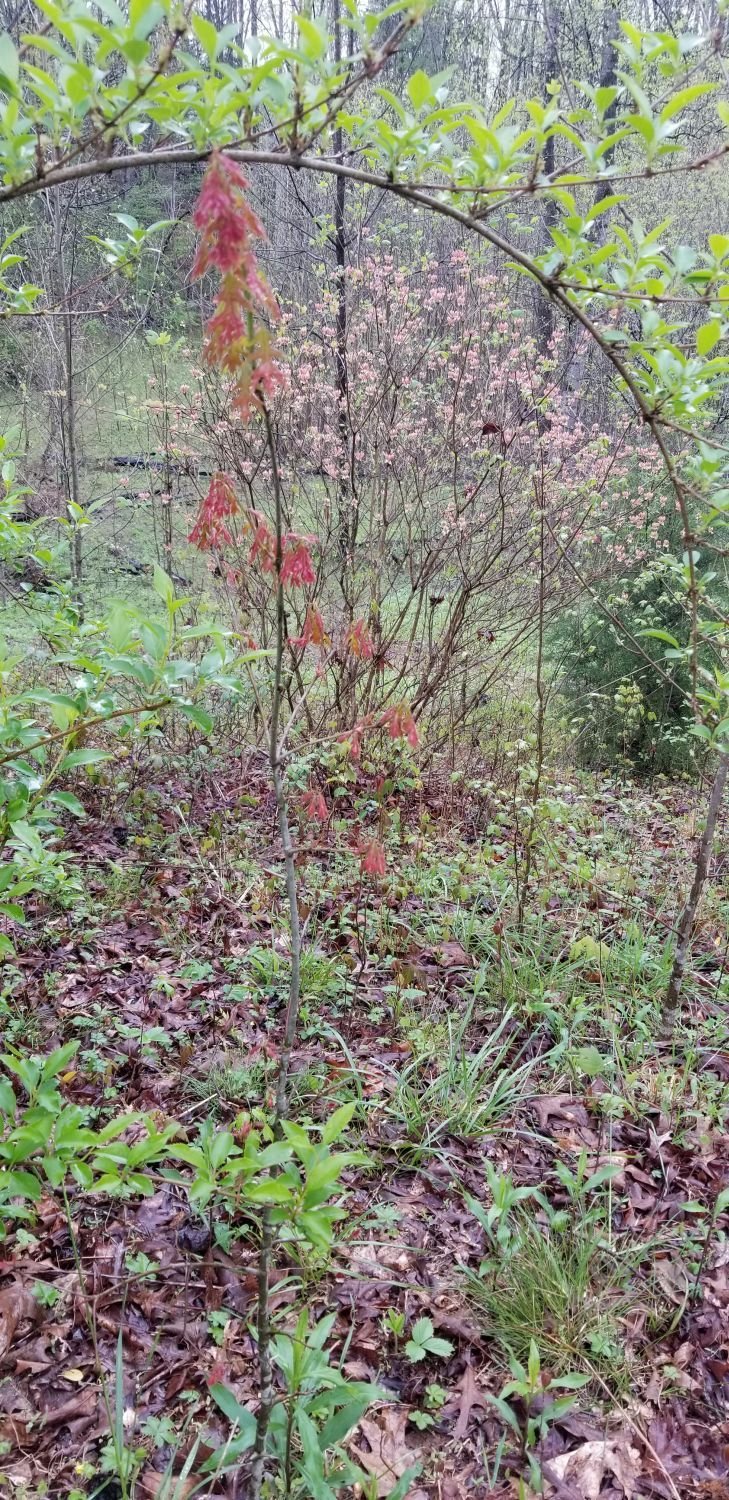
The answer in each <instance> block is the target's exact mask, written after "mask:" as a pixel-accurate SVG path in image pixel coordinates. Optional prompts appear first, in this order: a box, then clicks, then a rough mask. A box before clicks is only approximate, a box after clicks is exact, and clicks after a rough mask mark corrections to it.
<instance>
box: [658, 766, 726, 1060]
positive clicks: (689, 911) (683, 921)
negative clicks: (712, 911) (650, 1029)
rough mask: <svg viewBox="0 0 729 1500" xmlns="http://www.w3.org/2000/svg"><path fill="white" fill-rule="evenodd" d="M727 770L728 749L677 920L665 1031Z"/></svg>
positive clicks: (674, 1007) (677, 996)
mask: <svg viewBox="0 0 729 1500" xmlns="http://www.w3.org/2000/svg"><path fill="white" fill-rule="evenodd" d="M728 774H729V753H727V752H724V754H722V755H720V757H719V764H718V765H717V768H716V775H715V776H714V781H713V784H712V788H711V794H710V796H709V805H708V808H707V810H706V824H705V827H704V831H703V833H702V835H701V838H700V839H699V847H698V849H697V851H696V865H695V868H694V878H693V881H692V884H691V890H690V891H689V894H688V899H687V901H686V904H685V906H684V908H683V911H682V912H681V916H680V917H679V921H678V928H677V931H676V952H675V954H674V958H673V968H672V970H671V977H670V979H669V981H668V989H667V990H666V999H665V1003H664V1007H663V1031H664V1033H665V1034H666V1035H670V1034H671V1033H672V1031H673V1028H674V1026H675V1024H676V1020H677V1017H678V1009H679V1004H680V1000H681V990H682V988H683V981H684V975H685V972H686V963H687V960H688V957H689V953H690V948H691V936H692V933H693V930H694V923H695V921H696V912H697V910H698V905H699V902H700V900H701V896H702V892H703V889H704V885H705V882H706V876H707V874H708V870H709V859H710V858H711V850H712V847H713V843H714V833H715V830H716V822H717V818H718V816H719V810H720V808H721V804H722V800H723V797H724V788H725V786H726V780H727V775H728Z"/></svg>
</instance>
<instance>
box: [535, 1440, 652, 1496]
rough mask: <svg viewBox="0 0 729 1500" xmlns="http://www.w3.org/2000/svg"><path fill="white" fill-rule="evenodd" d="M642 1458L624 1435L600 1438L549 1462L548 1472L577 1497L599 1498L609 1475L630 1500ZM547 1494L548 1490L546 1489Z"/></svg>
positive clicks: (638, 1475)
mask: <svg viewBox="0 0 729 1500" xmlns="http://www.w3.org/2000/svg"><path fill="white" fill-rule="evenodd" d="M641 1467H642V1466H641V1459H640V1454H639V1452H638V1450H637V1448H631V1446H630V1444H629V1442H628V1439H627V1437H622V1436H621V1437H616V1436H613V1437H612V1438H599V1439H596V1440H595V1441H593V1442H590V1443H582V1445H581V1447H579V1448H573V1449H572V1452H571V1453H560V1454H559V1456H558V1457H557V1458H552V1459H550V1461H549V1468H548V1471H547V1472H548V1473H550V1472H551V1473H553V1474H554V1476H555V1478H556V1479H559V1480H562V1481H563V1482H564V1483H565V1484H569V1485H570V1487H571V1488H572V1489H573V1490H574V1492H575V1495H579V1496H580V1500H599V1496H600V1490H601V1488H602V1482H603V1479H604V1478H605V1477H606V1475H611V1476H612V1478H613V1479H615V1480H617V1482H618V1484H619V1485H621V1486H622V1489H623V1494H624V1495H625V1500H632V1497H633V1495H634V1493H635V1486H636V1484H637V1483H638V1480H639V1479H640V1476H641ZM547 1493H549V1491H547Z"/></svg>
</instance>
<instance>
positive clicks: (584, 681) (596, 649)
mask: <svg viewBox="0 0 729 1500" xmlns="http://www.w3.org/2000/svg"><path fill="white" fill-rule="evenodd" d="M605 604H606V608H607V610H609V612H610V614H611V615H612V616H614V617H615V620H619V621H620V625H618V624H616V623H614V620H613V619H610V618H609V617H608V615H607V614H604V613H603V612H602V611H601V610H600V609H599V608H598V607H597V606H596V605H593V604H590V605H588V607H587V608H586V609H577V610H574V611H572V612H571V613H570V615H569V616H568V617H567V619H566V620H565V621H564V622H562V623H561V625H560V626H559V627H558V629H557V631H556V633H555V647H554V649H555V655H556V654H557V653H559V659H560V661H561V664H562V674H561V681H560V685H561V691H562V696H563V700H564V702H565V705H566V708H567V712H568V715H569V720H568V722H569V727H570V731H571V734H572V735H573V736H574V741H573V743H574V748H575V751H576V754H577V756H578V758H579V762H580V763H581V764H582V765H583V766H587V767H590V768H603V767H609V766H621V767H625V768H626V769H629V770H633V771H636V772H637V773H639V774H641V775H648V774H650V775H654V774H676V773H680V772H683V771H688V772H694V771H695V770H696V769H697V767H698V765H699V764H700V761H701V751H700V747H699V745H698V743H697V741H696V740H695V738H694V737H693V736H692V734H691V725H692V722H693V716H692V712H691V705H690V691H691V684H690V673H689V670H688V666H687V664H686V662H685V660H679V661H670V662H666V661H665V645H664V639H665V636H664V637H663V638H661V635H660V634H659V632H665V633H666V635H668V636H669V637H670V638H671V639H674V640H675V641H676V643H677V645H679V646H683V647H685V646H686V645H687V643H688V639H689V629H690V627H689V620H688V615H687V611H686V605H685V599H683V598H682V597H681V595H680V593H678V592H677V588H676V581H675V578H674V576H673V572H672V569H671V567H670V564H669V563H668V562H667V561H665V560H664V561H661V560H657V561H656V562H655V563H653V564H651V565H650V566H649V567H647V568H645V569H644V570H643V571H642V572H641V573H639V574H638V575H637V576H635V577H632V578H628V579H625V580H623V581H622V582H621V583H619V584H617V585H613V586H612V587H611V589H610V591H609V593H607V594H606V596H605ZM621 627H623V628H621ZM647 632H657V633H656V634H647ZM631 638H632V639H631Z"/></svg>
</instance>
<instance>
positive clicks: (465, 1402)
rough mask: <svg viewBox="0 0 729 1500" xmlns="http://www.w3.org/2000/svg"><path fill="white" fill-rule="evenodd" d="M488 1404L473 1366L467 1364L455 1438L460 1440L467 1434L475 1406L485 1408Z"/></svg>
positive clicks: (462, 1383)
mask: <svg viewBox="0 0 729 1500" xmlns="http://www.w3.org/2000/svg"><path fill="white" fill-rule="evenodd" d="M486 1404H487V1403H486V1398H485V1396H484V1395H483V1392H482V1391H480V1390H479V1388H478V1385H477V1383H476V1376H475V1375H474V1373H473V1367H472V1366H471V1365H466V1368H465V1370H464V1371H463V1375H462V1376H461V1404H460V1410H459V1412H458V1421H457V1422H456V1425H455V1427H454V1429H453V1436H454V1438H456V1439H458V1440H460V1439H461V1438H464V1437H465V1436H466V1433H467V1431H468V1424H469V1422H470V1420H471V1412H472V1411H473V1408H474V1406H481V1407H484V1408H485V1407H486Z"/></svg>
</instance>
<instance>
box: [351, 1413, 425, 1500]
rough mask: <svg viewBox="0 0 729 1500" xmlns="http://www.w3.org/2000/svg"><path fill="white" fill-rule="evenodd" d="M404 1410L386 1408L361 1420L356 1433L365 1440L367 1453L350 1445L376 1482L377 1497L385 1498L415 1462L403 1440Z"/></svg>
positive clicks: (405, 1419)
mask: <svg viewBox="0 0 729 1500" xmlns="http://www.w3.org/2000/svg"><path fill="white" fill-rule="evenodd" d="M407 1420H408V1408H407V1406H387V1407H385V1409H384V1411H381V1412H380V1413H379V1415H378V1416H377V1417H363V1419H362V1421H361V1422H360V1424H359V1430H360V1432H361V1433H363V1434H364V1436H365V1437H366V1439H367V1442H368V1443H369V1445H370V1451H369V1452H366V1451H365V1449H363V1448H360V1447H358V1446H356V1445H355V1444H354V1443H352V1444H351V1449H352V1452H353V1453H354V1454H355V1456H356V1458H357V1459H358V1461H359V1463H361V1465H362V1468H363V1469H366V1470H367V1473H368V1474H372V1475H374V1476H375V1477H376V1479H377V1493H378V1495H382V1496H384V1495H388V1494H389V1492H390V1490H391V1489H392V1488H393V1485H395V1484H396V1483H397V1480H398V1479H401V1478H402V1476H403V1474H404V1473H405V1470H406V1469H409V1468H410V1467H411V1465H412V1464H414V1463H416V1462H417V1460H418V1453H417V1450H416V1449H415V1448H410V1447H409V1446H408V1443H407V1441H406V1438H405V1428H406V1425H407Z"/></svg>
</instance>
